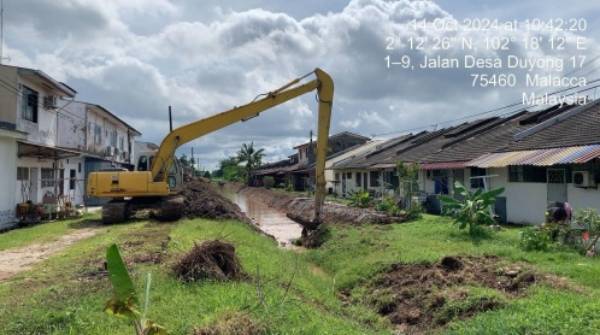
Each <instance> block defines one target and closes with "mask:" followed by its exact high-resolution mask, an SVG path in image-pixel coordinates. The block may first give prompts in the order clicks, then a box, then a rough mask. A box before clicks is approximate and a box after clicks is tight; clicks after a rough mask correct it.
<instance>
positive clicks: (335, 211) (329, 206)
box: [287, 198, 406, 224]
mask: <svg viewBox="0 0 600 335" xmlns="http://www.w3.org/2000/svg"><path fill="white" fill-rule="evenodd" d="M314 210H315V201H314V199H312V198H296V199H294V200H293V201H291V202H290V203H289V204H288V206H287V214H288V217H289V218H290V219H292V220H296V221H307V220H310V219H311V218H312V216H313V213H314ZM321 216H322V220H323V222H325V223H351V224H368V223H374V224H390V223H394V222H403V221H406V218H404V217H399V216H389V215H387V214H384V213H380V212H377V211H375V210H372V209H368V208H356V207H349V206H344V205H341V204H336V203H325V204H324V205H323V210H322V214H321Z"/></svg>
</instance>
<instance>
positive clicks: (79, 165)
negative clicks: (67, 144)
mask: <svg viewBox="0 0 600 335" xmlns="http://www.w3.org/2000/svg"><path fill="white" fill-rule="evenodd" d="M77 172H79V173H81V163H78V164H77Z"/></svg>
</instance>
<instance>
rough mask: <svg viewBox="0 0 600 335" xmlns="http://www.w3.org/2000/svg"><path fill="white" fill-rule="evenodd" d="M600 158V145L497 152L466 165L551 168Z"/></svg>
mask: <svg viewBox="0 0 600 335" xmlns="http://www.w3.org/2000/svg"><path fill="white" fill-rule="evenodd" d="M599 156H600V144H592V145H583V146H574V147H563V148H552V149H535V150H523V151H507V152H496V153H490V154H486V155H483V156H481V157H479V158H476V159H474V160H472V161H470V162H468V163H466V164H465V165H466V166H476V167H481V168H490V167H504V166H509V165H534V166H551V165H556V164H581V163H587V162H589V161H591V160H592V159H595V158H597V157H599Z"/></svg>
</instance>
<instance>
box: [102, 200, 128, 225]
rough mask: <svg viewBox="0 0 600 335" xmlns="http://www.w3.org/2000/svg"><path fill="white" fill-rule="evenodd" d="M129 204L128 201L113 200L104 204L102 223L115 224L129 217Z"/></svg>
mask: <svg viewBox="0 0 600 335" xmlns="http://www.w3.org/2000/svg"><path fill="white" fill-rule="evenodd" d="M129 214H130V211H129V206H128V203H127V202H126V201H111V202H109V203H107V204H105V205H104V206H102V223H104V224H115V223H121V222H125V221H127V220H128V219H129Z"/></svg>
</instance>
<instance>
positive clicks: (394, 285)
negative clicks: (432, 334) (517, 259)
mask: <svg viewBox="0 0 600 335" xmlns="http://www.w3.org/2000/svg"><path fill="white" fill-rule="evenodd" d="M498 261H499V259H498V258H497V257H493V256H487V257H479V258H478V257H444V258H442V259H441V260H440V262H438V263H436V264H396V265H394V266H393V267H392V269H391V270H390V271H388V272H386V273H384V274H383V275H381V276H379V277H378V278H377V279H375V281H374V282H372V283H371V284H369V285H368V287H367V292H368V293H367V295H366V297H367V301H366V302H367V303H368V304H371V305H372V306H374V307H375V308H376V309H377V311H378V312H379V313H380V314H381V315H384V316H387V317H388V318H389V319H390V321H391V322H392V323H394V324H396V325H398V327H399V328H400V330H401V331H403V332H407V333H409V334H415V333H417V334H418V333H421V332H424V331H426V330H430V329H431V328H435V327H438V326H442V325H444V324H446V323H448V322H450V321H451V320H453V319H456V318H465V317H469V316H472V315H474V314H476V313H479V312H482V311H486V310H489V309H494V308H497V307H499V306H502V305H503V304H504V303H505V301H506V299H507V298H508V297H512V296H516V295H517V294H519V293H520V292H522V290H523V289H524V288H526V287H527V286H529V285H531V284H533V283H535V282H536V280H538V276H537V275H536V274H535V273H534V272H532V271H527V270H524V269H523V267H522V266H520V265H512V266H509V267H504V268H502V267H500V266H499V265H498ZM539 278H542V277H539Z"/></svg>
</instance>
